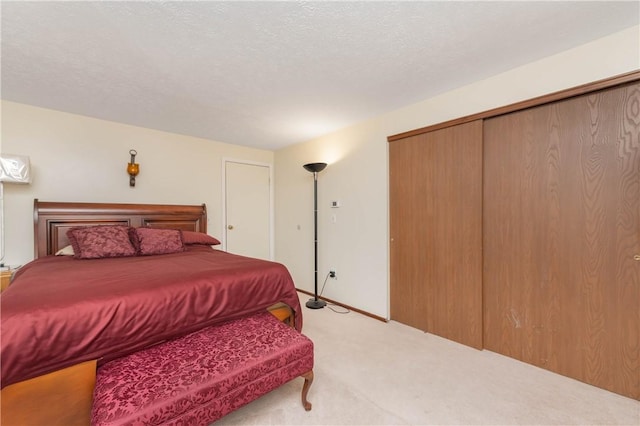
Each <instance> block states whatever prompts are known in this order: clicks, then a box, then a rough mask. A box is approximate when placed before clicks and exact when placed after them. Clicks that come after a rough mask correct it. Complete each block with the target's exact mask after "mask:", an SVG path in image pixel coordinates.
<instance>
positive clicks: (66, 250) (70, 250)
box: [56, 244, 75, 256]
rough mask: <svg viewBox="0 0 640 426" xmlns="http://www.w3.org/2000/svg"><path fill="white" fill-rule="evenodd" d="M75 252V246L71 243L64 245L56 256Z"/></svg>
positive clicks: (71, 254)
mask: <svg viewBox="0 0 640 426" xmlns="http://www.w3.org/2000/svg"><path fill="white" fill-rule="evenodd" d="M74 254H75V253H74V252H73V246H72V245H71V244H69V245H68V246H64V247H62V248H61V249H60V250H58V251H57V252H56V256H73V255H74Z"/></svg>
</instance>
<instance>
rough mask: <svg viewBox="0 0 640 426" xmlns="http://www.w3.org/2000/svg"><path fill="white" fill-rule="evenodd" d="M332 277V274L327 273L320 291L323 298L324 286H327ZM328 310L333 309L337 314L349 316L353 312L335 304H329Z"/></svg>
mask: <svg viewBox="0 0 640 426" xmlns="http://www.w3.org/2000/svg"><path fill="white" fill-rule="evenodd" d="M330 275H331V272H327V275H326V276H325V277H324V282H323V283H322V289H320V296H322V292H323V291H324V286H325V285H327V280H328V279H329V276H330ZM327 308H329V309H331V310H332V311H333V312H335V313H336V314H348V313H349V312H351V310H349V309H347V308H345V307H344V306H340V305H336V304H335V303H329V302H327ZM336 308H339V309H336Z"/></svg>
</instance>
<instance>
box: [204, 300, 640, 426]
mask: <svg viewBox="0 0 640 426" xmlns="http://www.w3.org/2000/svg"><path fill="white" fill-rule="evenodd" d="M308 298H309V296H307V295H305V294H300V300H301V303H302V305H303V306H304V302H306V300H308ZM303 309H304V312H303V316H304V326H303V333H304V334H305V335H307V336H308V337H309V338H310V339H311V340H313V342H314V346H315V368H314V374H315V380H314V382H313V385H312V386H311V390H310V391H309V401H310V402H311V403H312V404H313V408H312V410H311V411H309V412H306V411H304V409H303V408H302V404H301V402H300V391H301V389H302V383H303V379H301V378H300V379H295V380H293V381H292V382H290V383H288V384H286V385H284V386H282V387H280V388H279V389H276V390H275V391H273V392H271V393H269V394H267V395H265V396H263V397H262V398H260V399H258V400H257V401H254V402H252V403H250V404H248V405H246V406H244V407H242V408H241V409H239V410H237V411H235V412H233V413H231V414H229V415H227V416H226V417H224V418H222V419H220V420H219V421H218V422H216V425H636V426H637V425H640V402H639V401H636V400H633V399H630V398H625V397H622V396H620V395H616V394H614V393H611V392H608V391H605V390H602V389H599V388H596V387H594V386H590V385H587V384H584V383H581V382H578V381H576V380H573V379H570V378H567V377H563V376H560V375H558V374H554V373H551V372H549V371H546V370H543V369H540V368H537V367H534V366H531V365H528V364H525V363H522V362H520V361H517V360H514V359H511V358H508V357H505V356H502V355H498V354H496V353H493V352H489V351H478V350H475V349H472V348H469V347H466V346H464V345H460V344H457V343H455V342H452V341H449V340H446V339H443V338H440V337H437V336H434V335H431V334H427V333H423V332H421V331H420V330H417V329H414V328H411V327H408V326H405V325H403V324H400V323H397V322H394V321H390V322H388V323H384V322H381V321H378V320H375V319H372V318H369V317H366V316H364V315H360V314H357V313H353V312H352V313H349V314H338V313H335V312H333V311H332V310H331V309H329V308H324V309H319V310H311V309H307V308H303ZM338 309H342V308H339V307H336V310H338Z"/></svg>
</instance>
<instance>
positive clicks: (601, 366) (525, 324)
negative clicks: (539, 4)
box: [483, 83, 640, 399]
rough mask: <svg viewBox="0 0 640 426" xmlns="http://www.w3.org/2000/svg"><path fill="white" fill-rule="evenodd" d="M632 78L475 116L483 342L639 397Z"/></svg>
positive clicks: (639, 131)
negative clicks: (479, 146) (480, 167)
mask: <svg viewBox="0 0 640 426" xmlns="http://www.w3.org/2000/svg"><path fill="white" fill-rule="evenodd" d="M639 136H640V84H638V83H635V84H630V85H626V86H622V87H617V88H612V89H608V90H603V91H599V92H595V93H593V94H590V95H583V96H579V97H575V98H570V99H567V100H563V101H559V102H554V103H551V104H547V105H542V106H538V107H534V108H529V109H526V110H522V111H518V112H514V113H511V114H506V115H503V116H498V117H494V118H490V119H487V120H485V122H484V220H483V222H484V223H483V233H484V246H483V248H484V282H483V291H484V346H485V348H486V349H489V350H492V351H495V352H498V353H501V354H504V355H508V356H510V357H513V358H516V359H519V360H522V361H524V362H527V363H530V364H533V365H537V366H540V367H543V368H545V369H548V370H551V371H555V372H557V373H560V374H563V375H565V376H569V377H573V378H576V379H578V380H581V381H583V382H586V383H590V384H593V385H595V386H598V387H601V388H604V389H608V390H611V391H613V392H616V393H619V394H622V395H626V396H629V397H631V398H635V399H640V364H639V355H640V262H638V261H636V260H634V255H636V254H639V253H640V141H639Z"/></svg>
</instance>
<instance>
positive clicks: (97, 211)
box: [33, 198, 207, 258]
mask: <svg viewBox="0 0 640 426" xmlns="http://www.w3.org/2000/svg"><path fill="white" fill-rule="evenodd" d="M33 220H34V232H33V236H34V249H35V253H34V256H35V257H36V258H38V257H42V256H47V255H50V254H55V253H56V252H57V251H58V250H60V249H61V248H63V247H65V246H67V245H69V240H68V239H67V231H68V230H69V229H71V228H73V227H75V226H95V225H124V226H132V227H135V228H139V227H148V228H164V229H181V230H183V231H198V232H204V233H206V232H207V207H206V206H205V205H204V204H201V205H199V206H198V205H162V204H115V203H63V202H60V203H58V202H48V201H39V200H38V199H37V198H36V199H35V200H34V201H33Z"/></svg>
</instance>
